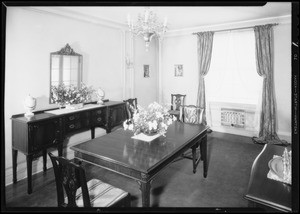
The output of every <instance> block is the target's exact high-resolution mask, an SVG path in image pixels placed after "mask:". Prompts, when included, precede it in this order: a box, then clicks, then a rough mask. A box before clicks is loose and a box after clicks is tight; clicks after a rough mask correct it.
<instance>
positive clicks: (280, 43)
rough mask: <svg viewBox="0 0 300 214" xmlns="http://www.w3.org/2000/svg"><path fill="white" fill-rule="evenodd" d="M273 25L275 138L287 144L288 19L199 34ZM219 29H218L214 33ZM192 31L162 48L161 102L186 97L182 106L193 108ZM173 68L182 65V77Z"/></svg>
mask: <svg viewBox="0 0 300 214" xmlns="http://www.w3.org/2000/svg"><path fill="white" fill-rule="evenodd" d="M274 22H275V23H276V22H278V23H279V25H278V26H275V27H274V83H275V94H276V102H277V121H278V131H277V133H278V135H279V136H280V137H281V138H282V139H285V140H288V141H289V142H291V17H290V16H288V17H283V18H280V17H279V18H275V19H270V20H261V21H249V22H245V23H236V24H231V25H223V26H218V27H207V28H205V29H204V28H203V29H199V31H206V30H219V29H230V28H237V27H245V26H253V25H258V24H267V23H274ZM218 28H219V29H218ZM192 32H197V30H195V29H193V31H186V32H184V31H182V32H179V33H170V34H169V35H167V36H166V37H165V38H164V41H163V45H162V47H163V48H162V65H161V67H162V74H161V75H162V80H161V81H162V90H163V91H162V97H161V99H162V102H164V103H170V102H171V101H170V99H171V97H170V94H171V93H181V94H186V95H187V96H186V104H192V105H195V104H196V100H197V90H198V72H197V69H198V62H197V39H196V36H195V35H192ZM174 64H183V77H175V76H174Z"/></svg>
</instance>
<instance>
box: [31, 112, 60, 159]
mask: <svg viewBox="0 0 300 214" xmlns="http://www.w3.org/2000/svg"><path fill="white" fill-rule="evenodd" d="M61 127H62V120H61V118H57V119H51V120H46V121H39V122H37V123H34V124H29V126H28V129H29V130H28V131H29V142H31V145H28V147H29V148H28V149H29V153H32V152H37V151H40V150H43V149H46V148H49V147H51V146H54V145H57V144H59V143H61V138H62V133H61Z"/></svg>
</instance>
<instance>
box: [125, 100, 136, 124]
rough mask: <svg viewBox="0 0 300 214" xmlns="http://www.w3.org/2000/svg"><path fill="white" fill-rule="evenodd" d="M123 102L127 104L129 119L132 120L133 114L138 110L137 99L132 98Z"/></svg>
mask: <svg viewBox="0 0 300 214" xmlns="http://www.w3.org/2000/svg"><path fill="white" fill-rule="evenodd" d="M123 102H125V103H126V109H127V119H130V118H132V117H133V113H134V111H135V110H136V109H137V98H130V99H127V100H123Z"/></svg>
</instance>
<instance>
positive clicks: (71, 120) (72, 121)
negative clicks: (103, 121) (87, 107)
mask: <svg viewBox="0 0 300 214" xmlns="http://www.w3.org/2000/svg"><path fill="white" fill-rule="evenodd" d="M89 117H90V113H89V112H80V113H74V114H70V115H66V116H65V131H66V133H69V132H72V131H76V130H78V129H83V128H89V127H90V118H89Z"/></svg>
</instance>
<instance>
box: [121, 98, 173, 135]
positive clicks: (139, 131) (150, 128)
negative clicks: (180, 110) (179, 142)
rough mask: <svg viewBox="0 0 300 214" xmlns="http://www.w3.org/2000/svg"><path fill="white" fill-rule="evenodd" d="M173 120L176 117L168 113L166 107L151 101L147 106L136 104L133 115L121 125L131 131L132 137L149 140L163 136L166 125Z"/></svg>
mask: <svg viewBox="0 0 300 214" xmlns="http://www.w3.org/2000/svg"><path fill="white" fill-rule="evenodd" d="M175 120H176V117H174V116H172V115H170V114H169V112H168V108H166V107H163V106H162V105H160V104H159V103H157V102H153V103H151V104H149V106H148V107H147V108H143V107H141V106H139V105H138V106H137V109H135V110H134V113H133V117H132V118H130V119H128V120H126V121H124V123H123V127H124V130H127V129H128V130H131V131H132V132H133V135H134V136H133V138H135V139H140V140H144V141H151V140H153V139H155V138H156V137H159V136H161V135H162V136H165V134H166V132H167V129H168V126H169V125H171V124H172V123H173V121H175ZM149 136H150V137H149Z"/></svg>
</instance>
